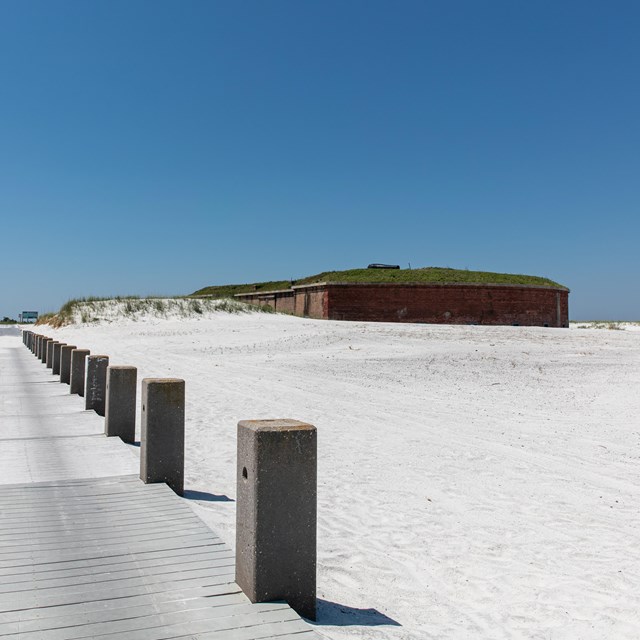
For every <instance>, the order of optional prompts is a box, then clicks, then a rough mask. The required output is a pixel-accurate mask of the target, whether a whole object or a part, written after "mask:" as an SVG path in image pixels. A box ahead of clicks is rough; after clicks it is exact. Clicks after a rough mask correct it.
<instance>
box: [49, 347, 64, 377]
mask: <svg viewBox="0 0 640 640" xmlns="http://www.w3.org/2000/svg"><path fill="white" fill-rule="evenodd" d="M64 346H66V345H65V343H64V342H54V343H53V361H52V363H51V373H52V374H53V375H54V376H57V375H60V352H61V350H62V347H64Z"/></svg>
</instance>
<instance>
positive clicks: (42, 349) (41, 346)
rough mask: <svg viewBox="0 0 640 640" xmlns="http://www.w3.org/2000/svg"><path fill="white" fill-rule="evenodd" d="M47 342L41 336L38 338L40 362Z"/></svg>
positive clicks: (45, 338)
mask: <svg viewBox="0 0 640 640" xmlns="http://www.w3.org/2000/svg"><path fill="white" fill-rule="evenodd" d="M47 340H49V338H48V337H47V336H42V337H41V338H40V346H39V348H38V360H40V362H42V361H43V360H42V357H43V355H44V353H45V347H46V345H47Z"/></svg>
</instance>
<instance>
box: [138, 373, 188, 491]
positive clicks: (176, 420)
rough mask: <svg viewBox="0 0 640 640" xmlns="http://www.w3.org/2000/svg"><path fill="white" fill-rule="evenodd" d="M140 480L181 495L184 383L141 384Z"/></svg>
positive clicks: (147, 381) (148, 381) (170, 380)
mask: <svg viewBox="0 0 640 640" xmlns="http://www.w3.org/2000/svg"><path fill="white" fill-rule="evenodd" d="M140 479H141V480H142V481H143V482H144V483H150V482H166V483H167V484H168V485H169V486H170V487H171V488H172V489H173V490H174V491H175V492H176V493H177V494H178V495H179V496H181V495H182V494H183V492H184V380H179V379H177V378H145V379H144V380H143V381H142V420H141V423H140Z"/></svg>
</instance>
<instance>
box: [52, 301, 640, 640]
mask: <svg viewBox="0 0 640 640" xmlns="http://www.w3.org/2000/svg"><path fill="white" fill-rule="evenodd" d="M40 330H41V331H43V332H45V333H47V334H48V335H50V336H52V337H55V339H57V340H62V341H65V342H70V343H73V344H76V345H78V346H79V347H83V348H88V349H90V350H91V352H92V353H94V354H102V353H104V354H107V355H109V356H110V358H111V364H123V365H124V364H126V365H135V366H137V367H138V369H139V372H138V373H139V379H140V378H143V377H181V378H184V379H185V380H186V389H187V434H186V437H187V444H186V448H187V450H186V488H187V490H188V492H191V493H190V494H189V493H188V495H190V496H191V498H192V503H193V504H194V508H195V509H196V511H197V513H198V514H199V515H200V516H201V517H202V518H204V519H205V521H207V522H208V523H210V524H211V526H212V527H213V528H214V529H215V530H216V531H217V532H218V533H219V534H220V535H221V536H222V537H223V538H224V539H225V541H226V542H227V543H229V544H230V545H232V546H233V544H234V535H235V533H234V530H235V521H234V518H235V502H234V500H235V455H236V424H237V422H238V421H239V420H242V419H253V418H295V419H298V420H303V421H306V422H311V423H312V424H314V425H316V426H317V428H318V439H319V470H318V471H319V486H318V490H319V504H318V514H319V530H318V596H319V598H320V602H319V621H318V624H317V625H316V629H317V630H318V632H319V633H321V634H323V635H324V636H326V637H327V638H332V639H336V640H338V639H347V638H349V639H356V638H357V639H382V638H384V639H390V640H401V639H402V640H409V639H427V638H433V639H438V640H441V639H444V638H446V639H460V640H462V639H469V638H491V639H501V638H536V639H537V638H539V639H548V640H551V639H552V640H560V639H567V640H569V639H571V640H576V639H578V638H580V639H594V640H595V639H598V640H602V639H603V638H616V639H620V638H624V639H626V638H628V639H632V638H638V637H640V616H639V614H638V611H640V595H639V594H640V509H639V508H638V504H639V503H640V423H639V421H638V416H639V415H640V394H639V393H638V389H639V388H640V332H638V331H635V332H634V331H611V330H602V329H578V328H573V329H545V328H525V327H483V326H437V325H402V324H374V323H346V322H345V323H342V322H332V321H320V320H304V319H300V318H294V317H290V316H282V315H275V314H265V313H244V314H229V313H221V312H218V313H209V314H204V315H203V316H199V317H197V318H175V317H174V318H172V317H168V318H161V317H154V316H150V315H149V316H145V317H143V318H139V319H138V320H137V321H134V320H132V319H121V320H118V321H112V322H107V321H103V322H97V323H90V324H85V325H71V326H68V327H64V328H61V329H51V328H49V327H46V326H44V327H40ZM197 492H201V493H197ZM196 498H199V499H196Z"/></svg>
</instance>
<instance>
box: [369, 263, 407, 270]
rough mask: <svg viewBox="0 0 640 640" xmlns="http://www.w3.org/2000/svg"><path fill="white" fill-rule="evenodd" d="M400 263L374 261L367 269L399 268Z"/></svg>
mask: <svg viewBox="0 0 640 640" xmlns="http://www.w3.org/2000/svg"><path fill="white" fill-rule="evenodd" d="M399 268H400V265H399V264H381V263H380V262H374V263H372V264H370V265H369V266H368V267H367V269H399Z"/></svg>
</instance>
